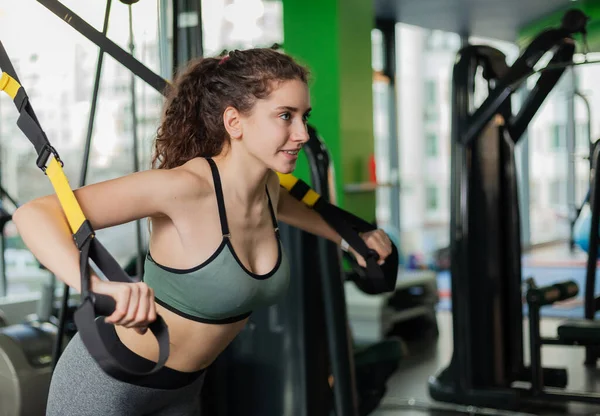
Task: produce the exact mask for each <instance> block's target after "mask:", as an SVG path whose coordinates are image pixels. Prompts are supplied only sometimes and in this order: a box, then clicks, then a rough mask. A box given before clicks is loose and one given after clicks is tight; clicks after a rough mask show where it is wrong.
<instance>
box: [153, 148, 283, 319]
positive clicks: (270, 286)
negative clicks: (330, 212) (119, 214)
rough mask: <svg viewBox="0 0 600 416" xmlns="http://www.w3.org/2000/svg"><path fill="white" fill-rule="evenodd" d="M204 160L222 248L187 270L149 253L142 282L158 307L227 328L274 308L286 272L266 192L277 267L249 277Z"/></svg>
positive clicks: (215, 174) (218, 187)
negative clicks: (259, 310) (256, 312)
mask: <svg viewBox="0 0 600 416" xmlns="http://www.w3.org/2000/svg"><path fill="white" fill-rule="evenodd" d="M207 160H208V163H209V164H210V167H211V170H212V174H213V181H214V184H215V191H216V196H217V204H218V209H219V218H220V221H221V231H222V233H223V240H222V242H221V244H220V245H219V247H218V248H217V249H216V251H215V252H214V253H213V254H212V256H210V258H209V259H207V260H206V261H205V262H203V263H202V264H200V265H198V266H196V267H193V268H191V269H174V268H171V267H167V266H163V265H160V264H158V263H157V262H156V261H154V260H153V259H152V256H151V255H150V253H148V255H147V256H146V262H145V268H144V278H143V280H144V281H145V282H146V283H147V284H148V286H150V287H152V288H153V290H154V294H155V300H156V302H157V303H158V304H159V305H161V306H163V307H165V308H166V309H169V310H170V311H172V312H175V313H176V314H178V315H180V316H183V317H185V318H188V319H191V320H194V321H199V322H205V323H214V324H225V323H231V322H236V321H240V320H242V319H245V318H247V317H248V316H250V314H251V313H252V311H253V310H254V309H256V308H260V307H265V306H269V305H272V304H274V303H276V302H277V301H278V300H279V299H280V298H281V297H282V295H283V294H284V293H285V291H286V290H287V287H288V284H289V279H290V271H289V263H288V260H287V257H286V256H285V252H284V250H283V246H282V244H281V240H280V238H279V229H278V226H277V219H276V217H275V212H274V211H273V205H272V203H271V197H270V196H269V191H268V190H267V191H266V192H267V197H268V199H269V210H270V212H271V218H272V220H273V227H274V230H275V233H274V234H275V237H276V238H277V242H278V255H277V263H276V264H275V267H274V268H273V269H272V270H271V271H270V272H269V273H266V274H262V275H258V274H255V273H252V272H251V271H249V270H247V269H246V267H245V266H244V265H243V264H242V262H241V261H240V259H239V258H238V256H237V255H236V254H235V251H234V249H233V246H232V244H231V240H230V234H229V226H228V224H227V215H226V213H225V203H224V200H223V191H222V188H221V179H220V176H219V171H218V169H217V165H216V164H215V162H214V161H213V160H212V159H210V158H209V159H207Z"/></svg>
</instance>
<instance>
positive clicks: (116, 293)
mask: <svg viewBox="0 0 600 416" xmlns="http://www.w3.org/2000/svg"><path fill="white" fill-rule="evenodd" d="M92 292H94V293H97V294H100V295H107V296H110V297H111V298H113V299H114V300H115V304H116V306H115V311H114V312H113V313H112V314H111V315H110V316H108V317H106V318H105V319H104V320H105V322H107V323H111V324H114V325H121V326H124V327H126V328H134V329H135V330H136V331H137V332H138V333H139V334H145V333H146V331H147V330H148V325H150V324H151V323H152V322H154V321H155V320H156V304H155V302H154V291H153V290H152V288H150V287H148V285H147V284H146V283H144V282H139V283H121V282H109V281H105V280H100V279H94V281H93V283H92Z"/></svg>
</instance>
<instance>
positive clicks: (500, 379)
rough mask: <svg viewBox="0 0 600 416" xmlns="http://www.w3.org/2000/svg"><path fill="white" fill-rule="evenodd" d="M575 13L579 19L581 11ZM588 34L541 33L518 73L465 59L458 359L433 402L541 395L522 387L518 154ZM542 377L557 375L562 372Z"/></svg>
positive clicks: (495, 54)
mask: <svg viewBox="0 0 600 416" xmlns="http://www.w3.org/2000/svg"><path fill="white" fill-rule="evenodd" d="M570 13H571V15H570V16H569V17H574V14H573V13H575V15H576V14H577V13H578V12H570ZM581 15H583V14H581ZM575 17H580V16H578V15H576V16H575ZM581 29H582V27H581V26H577V27H569V25H568V24H564V26H563V27H560V28H557V29H549V30H546V31H544V32H542V33H541V34H540V35H539V36H538V37H537V38H536V39H534V40H533V41H532V43H531V44H530V45H529V46H528V47H527V48H526V49H525V50H524V52H523V53H522V54H521V56H520V57H519V58H518V59H517V60H516V61H515V62H514V64H513V65H512V66H510V67H509V66H507V64H506V62H505V57H504V55H503V54H502V53H501V52H500V51H499V50H497V49H495V48H491V47H487V46H473V45H469V46H466V47H464V48H462V49H461V50H460V51H459V52H458V57H457V60H456V64H455V66H454V72H453V92H452V100H453V101H452V107H453V114H452V144H451V146H452V153H451V154H452V156H451V157H452V164H451V166H452V167H451V169H452V171H451V184H452V185H451V224H450V247H451V274H452V288H451V290H452V310H453V327H454V353H453V356H452V360H451V362H450V364H449V366H448V367H447V368H445V369H444V370H443V371H442V372H440V373H439V374H438V375H436V376H434V377H432V378H431V379H430V382H429V390H430V395H431V396H432V397H433V398H434V399H437V400H440V401H447V402H454V403H459V404H470V405H475V406H488V407H498V408H505V407H510V408H513V407H518V405H519V404H520V403H521V402H522V401H523V400H527V396H528V393H529V394H530V395H531V393H532V392H531V391H528V392H525V393H524V392H523V391H521V390H519V389H516V388H513V383H514V382H516V381H525V382H528V381H530V379H529V378H530V373H531V371H530V369H528V368H526V367H525V365H524V358H523V323H522V281H521V280H522V279H521V238H520V216H519V203H518V189H517V178H516V166H515V160H514V147H515V145H516V143H517V142H518V140H519V138H520V137H521V135H522V134H523V133H524V132H525V130H526V128H527V126H528V124H529V123H530V121H531V119H532V118H533V116H534V115H535V113H536V112H537V111H538V109H539V108H540V106H541V105H542V103H543V102H544V100H545V98H546V97H547V96H548V94H549V93H550V91H551V90H552V89H553V88H554V86H555V85H556V83H557V82H558V80H559V79H560V77H561V76H562V74H563V73H564V71H565V69H566V67H567V66H569V65H572V64H573V61H572V58H573V54H574V52H575V45H574V40H573V37H572V35H573V33H574V32H575V31H580V30H581ZM584 29H585V28H583V30H584ZM547 52H551V53H552V59H551V61H550V63H549V64H548V66H547V67H546V68H547V69H546V70H545V71H542V72H541V74H540V77H539V79H538V80H537V82H536V84H535V86H534V87H533V89H532V90H531V91H529V94H528V95H527V96H526V99H525V101H524V102H523V103H522V105H521V108H520V110H519V112H518V113H517V114H516V115H513V112H512V108H511V102H510V99H511V97H512V94H513V93H514V92H515V91H516V90H517V89H518V88H520V87H521V85H522V84H523V83H524V82H525V81H526V79H527V78H528V76H529V75H531V74H532V73H534V72H535V71H534V65H536V64H537V62H538V61H539V60H540V58H541V57H542V56H543V55H544V54H545V53H547ZM480 68H481V69H483V76H484V78H485V79H486V80H487V82H488V97H487V99H486V100H485V101H484V102H483V103H482V104H481V106H480V107H479V108H475V105H474V90H475V76H476V74H477V71H478V69H480ZM592 227H593V225H592ZM596 230H597V226H596ZM542 371H543V372H547V373H549V374H553V373H552V371H553V369H544V370H542ZM549 378H550V377H549ZM558 378H560V377H558Z"/></svg>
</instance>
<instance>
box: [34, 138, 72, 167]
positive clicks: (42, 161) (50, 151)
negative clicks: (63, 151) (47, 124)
mask: <svg viewBox="0 0 600 416" xmlns="http://www.w3.org/2000/svg"><path fill="white" fill-rule="evenodd" d="M51 155H54V158H55V159H56V160H57V161H58V163H60V166H61V167H64V166H65V164H64V163H63V161H62V160H61V159H60V156H59V154H58V152H57V151H56V149H55V148H54V147H53V146H51V145H50V143H46V144H45V145H44V147H42V150H41V151H40V154H39V155H38V157H37V159H36V161H35V164H36V165H37V167H38V168H40V169H41V170H42V172H44V174H45V173H46V169H47V166H46V164H47V163H48V159H49V158H50V156H51Z"/></svg>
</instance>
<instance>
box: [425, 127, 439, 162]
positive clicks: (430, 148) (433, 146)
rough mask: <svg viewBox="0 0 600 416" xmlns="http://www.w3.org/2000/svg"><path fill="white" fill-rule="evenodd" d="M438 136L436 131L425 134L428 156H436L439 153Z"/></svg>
mask: <svg viewBox="0 0 600 416" xmlns="http://www.w3.org/2000/svg"><path fill="white" fill-rule="evenodd" d="M438 144H439V143H438V136H437V134H435V133H431V132H430V133H426V134H425V154H426V155H427V156H428V157H436V156H437V155H438Z"/></svg>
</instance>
